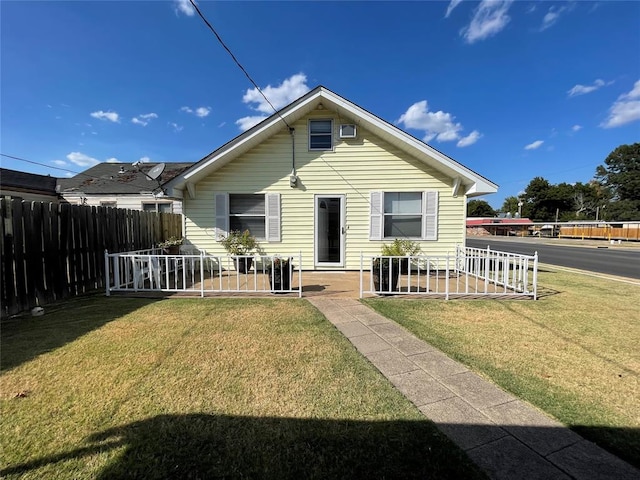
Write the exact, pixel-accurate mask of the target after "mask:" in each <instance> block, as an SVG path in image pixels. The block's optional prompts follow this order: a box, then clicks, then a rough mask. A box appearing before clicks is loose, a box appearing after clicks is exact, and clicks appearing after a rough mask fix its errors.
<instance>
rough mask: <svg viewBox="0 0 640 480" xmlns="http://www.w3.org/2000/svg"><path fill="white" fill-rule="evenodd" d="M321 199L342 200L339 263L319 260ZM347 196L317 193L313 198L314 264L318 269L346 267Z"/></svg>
mask: <svg viewBox="0 0 640 480" xmlns="http://www.w3.org/2000/svg"><path fill="white" fill-rule="evenodd" d="M321 198H337V199H339V200H340V230H339V245H338V246H339V248H340V261H339V262H320V261H319V260H318V210H319V208H318V201H319V199H321ZM346 199H347V197H346V194H344V193H316V194H315V195H314V196H313V264H314V266H316V267H342V268H344V265H345V243H346V242H345V239H346V237H347V226H346V210H347V208H346Z"/></svg>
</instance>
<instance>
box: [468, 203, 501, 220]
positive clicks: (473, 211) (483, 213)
mask: <svg viewBox="0 0 640 480" xmlns="http://www.w3.org/2000/svg"><path fill="white" fill-rule="evenodd" d="M495 216H496V212H495V210H494V209H493V208H491V205H489V203H488V202H487V201H486V200H469V203H467V217H495Z"/></svg>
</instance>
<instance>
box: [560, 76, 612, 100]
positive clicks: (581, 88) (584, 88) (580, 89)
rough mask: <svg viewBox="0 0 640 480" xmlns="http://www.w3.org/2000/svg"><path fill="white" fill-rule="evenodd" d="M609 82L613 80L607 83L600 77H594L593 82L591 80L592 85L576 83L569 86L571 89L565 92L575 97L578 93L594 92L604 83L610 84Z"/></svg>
mask: <svg viewBox="0 0 640 480" xmlns="http://www.w3.org/2000/svg"><path fill="white" fill-rule="evenodd" d="M611 83H613V82H609V83H608V84H607V82H605V81H604V80H602V79H601V78H598V79H596V81H595V82H593V85H580V84H577V85H575V86H573V87H571V89H570V90H568V91H567V93H568V94H569V96H570V97H577V96H578V95H585V94H587V93H591V92H595V91H596V90H598V89H599V88H602V87H604V86H605V85H610V84H611Z"/></svg>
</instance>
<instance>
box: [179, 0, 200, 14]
mask: <svg viewBox="0 0 640 480" xmlns="http://www.w3.org/2000/svg"><path fill="white" fill-rule="evenodd" d="M197 3H198V2H196V4H197ZM174 10H175V12H176V14H178V13H182V14H184V15H186V16H187V17H193V16H194V15H195V14H196V9H195V8H193V5H191V2H190V1H189V0H175V2H174Z"/></svg>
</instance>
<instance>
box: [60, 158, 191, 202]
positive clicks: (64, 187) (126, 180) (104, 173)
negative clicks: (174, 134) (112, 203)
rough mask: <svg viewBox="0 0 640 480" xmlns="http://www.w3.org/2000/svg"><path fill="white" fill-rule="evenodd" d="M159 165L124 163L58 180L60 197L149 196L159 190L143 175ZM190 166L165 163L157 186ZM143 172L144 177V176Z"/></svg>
mask: <svg viewBox="0 0 640 480" xmlns="http://www.w3.org/2000/svg"><path fill="white" fill-rule="evenodd" d="M156 165H158V163H143V164H140V166H139V168H140V170H138V169H137V168H135V167H133V166H131V165H130V164H126V163H107V162H103V163H99V164H97V165H94V166H93V167H91V168H89V169H87V170H85V171H84V172H82V173H79V174H77V175H76V176H74V177H71V178H59V179H58V185H59V186H60V193H61V194H65V193H66V194H72V193H80V192H82V193H84V194H89V195H91V194H93V195H100V194H106V195H108V194H121V195H122V194H130V195H138V194H140V193H141V192H151V191H153V190H155V189H156V188H158V183H157V182H154V181H150V180H149V179H148V178H147V177H146V176H145V173H146V172H148V171H149V170H151V169H152V168H153V167H155V166H156ZM191 165H193V162H189V163H166V167H165V169H164V171H163V172H162V175H161V176H160V183H161V184H162V183H165V182H167V181H168V180H170V179H172V178H173V177H175V176H176V175H178V174H179V173H181V172H183V171H184V170H186V169H187V168H189V167H190V166H191ZM143 172H144V173H143Z"/></svg>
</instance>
